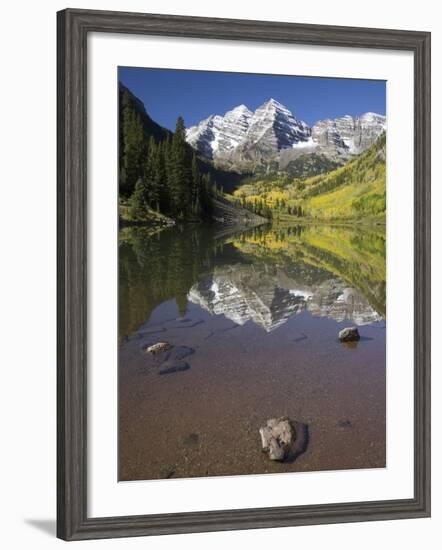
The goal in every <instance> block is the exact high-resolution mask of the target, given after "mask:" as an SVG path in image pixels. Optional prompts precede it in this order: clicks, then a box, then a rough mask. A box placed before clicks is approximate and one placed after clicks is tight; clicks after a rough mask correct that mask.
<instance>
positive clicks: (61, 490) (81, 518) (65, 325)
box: [57, 9, 430, 540]
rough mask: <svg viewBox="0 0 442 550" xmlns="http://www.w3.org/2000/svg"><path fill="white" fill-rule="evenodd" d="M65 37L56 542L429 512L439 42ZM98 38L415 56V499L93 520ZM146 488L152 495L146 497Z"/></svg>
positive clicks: (83, 23) (286, 31)
mask: <svg viewBox="0 0 442 550" xmlns="http://www.w3.org/2000/svg"><path fill="white" fill-rule="evenodd" d="M57 24H58V35H57V51H58V61H57V69H58V90H57V98H58V118H57V122H58V135H57V146H58V157H57V159H58V167H57V179H58V192H57V197H58V215H57V220H58V235H57V237H58V248H57V258H58V278H57V282H58V295H57V304H58V339H57V347H58V352H57V362H58V375H57V380H58V381H57V409H58V411H57V415H58V420H57V447H58V459H57V491H58V500H57V535H58V537H60V538H62V539H64V540H81V539H94V538H95V539H97V538H106V537H129V536H141V535H161V534H171V533H193V532H203V531H222V530H232V529H251V528H265V527H285V526H292V525H313V524H321V523H341V522H353V521H368V520H387V519H403V518H417V517H428V516H429V515H430V33H428V32H414V31H401V30H385V29H369V28H353V27H336V26H323V25H304V24H301V25H300V24H293V23H275V22H264V21H245V20H230V19H209V18H202V17H181V16H168V15H151V14H141V13H122V12H107V11H90V10H77V9H67V10H64V11H61V12H59V13H58V14H57ZM90 32H100V33H101V32H106V33H124V34H150V35H160V36H174V37H189V38H190V37H192V38H206V39H220V40H223V39H228V40H248V41H258V42H274V43H290V44H314V45H321V46H344V47H352V48H378V49H386V50H408V51H410V52H413V55H414V216H415V217H414V219H415V228H414V235H415V237H414V254H415V271H414V349H415V355H414V382H415V395H414V407H415V409H414V497H413V498H410V499H403V500H388V501H377V502H373V501H370V502H352V503H345V502H343V503H338V504H321V505H308V506H307V505H306V506H286V507H272V508H256V509H241V510H222V511H210V510H209V511H205V512H191V513H174V514H155V515H136V516H124V517H98V518H96V517H94V518H92V517H88V515H87V460H86V458H87V387H86V380H87V214H86V212H87V209H86V200H87V124H86V121H87V36H88V33H90ZM146 490H147V489H146Z"/></svg>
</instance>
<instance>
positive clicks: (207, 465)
mask: <svg viewBox="0 0 442 550" xmlns="http://www.w3.org/2000/svg"><path fill="white" fill-rule="evenodd" d="M119 269H120V273H119V337H120V343H119V390H120V393H119V396H120V397H119V421H120V434H119V435H120V445H119V455H120V471H119V478H120V479H121V480H133V479H158V478H171V477H194V476H211V475H234V474H251V473H271V472H292V471H311V470H330V469H347V468H374V467H384V466H385V232H384V228H380V229H378V230H374V229H370V230H367V229H363V230H358V229H355V228H349V227H332V226H324V225H321V226H293V227H279V226H261V227H258V228H255V229H250V230H248V231H243V232H241V233H231V232H230V233H229V232H226V231H224V233H222V232H219V231H217V230H216V228H215V227H213V226H198V227H184V228H172V229H165V230H163V231H161V232H159V233H155V234H151V233H149V232H148V231H147V230H146V229H124V230H122V231H121V233H120V244H119ZM350 325H358V327H359V332H360V334H361V340H360V341H359V342H358V343H357V344H353V345H344V344H341V343H340V342H339V341H338V339H337V334H338V332H339V330H340V329H341V328H343V327H345V326H350ZM159 341H162V342H164V341H165V342H169V343H170V344H172V345H174V346H175V348H176V349H177V350H178V352H177V355H176V356H175V358H173V357H172V361H169V362H168V363H167V364H164V358H163V359H162V358H161V356H160V357H152V356H150V355H149V354H146V352H145V347H146V346H148V345H151V344H153V343H156V342H159ZM179 350H181V351H184V353H181V354H182V355H184V356H183V357H180V356H179ZM174 367H176V368H175V369H174ZM281 415H288V416H289V417H290V418H291V419H293V421H294V422H296V423H297V424H296V425H297V433H298V434H299V438H298V439H299V441H298V443H299V455H298V456H297V458H296V460H294V461H291V462H289V463H282V464H281V463H275V462H270V461H269V460H268V459H267V457H266V456H265V455H264V454H263V453H262V452H261V449H260V441H259V434H258V430H259V427H260V426H262V425H263V424H264V423H265V421H266V419H267V418H270V417H274V416H281Z"/></svg>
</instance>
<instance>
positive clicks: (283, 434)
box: [259, 416, 296, 461]
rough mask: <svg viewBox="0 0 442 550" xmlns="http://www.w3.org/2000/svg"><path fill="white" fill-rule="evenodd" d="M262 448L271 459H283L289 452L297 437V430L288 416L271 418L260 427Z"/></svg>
mask: <svg viewBox="0 0 442 550" xmlns="http://www.w3.org/2000/svg"><path fill="white" fill-rule="evenodd" d="M259 434H260V436H261V443H262V450H263V451H265V452H267V453H268V455H269V458H270V460H278V461H283V460H284V459H285V458H286V457H287V456H288V455H289V454H290V451H291V449H292V447H293V444H294V442H295V439H296V432H295V429H294V428H293V425H292V423H291V422H290V419H289V418H288V417H287V416H282V417H280V418H270V419H269V420H267V423H266V425H265V426H263V427H262V428H260V429H259Z"/></svg>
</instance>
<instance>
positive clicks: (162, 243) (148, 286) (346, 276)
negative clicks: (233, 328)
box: [119, 225, 385, 338]
mask: <svg viewBox="0 0 442 550" xmlns="http://www.w3.org/2000/svg"><path fill="white" fill-rule="evenodd" d="M119 269H120V273H119V335H120V338H122V337H124V336H128V335H130V334H132V333H133V332H135V331H136V330H137V329H138V328H139V327H140V326H141V325H142V324H143V323H145V322H146V321H147V320H148V318H149V316H150V314H151V313H152V311H153V310H154V309H155V308H157V307H158V306H159V305H160V304H162V303H163V302H166V301H169V300H171V299H174V300H175V302H176V304H177V307H178V309H179V311H180V314H182V315H184V314H185V312H186V309H187V306H188V303H189V302H191V303H193V304H196V305H198V306H200V307H202V308H203V309H204V310H206V311H208V312H209V313H211V314H214V315H220V314H222V315H224V316H225V317H226V318H228V319H230V320H232V321H234V322H235V323H237V324H239V325H243V324H244V323H246V322H247V321H252V322H253V323H255V325H257V326H259V327H261V328H262V329H264V330H265V331H267V332H270V331H273V330H276V329H277V328H278V327H280V326H281V325H283V324H284V323H285V322H286V321H287V320H288V319H289V317H291V316H292V315H295V314H297V313H300V312H301V311H307V312H309V313H310V314H311V315H313V316H321V317H329V318H333V319H335V320H336V321H344V320H349V321H351V322H353V323H355V324H357V325H364V324H369V323H372V322H375V321H380V320H382V319H384V318H385V231H384V228H380V229H379V230H376V229H371V228H370V229H366V228H364V229H357V228H354V227H338V226H325V225H318V226H314V225H305V226H293V227H281V226H275V225H273V226H270V225H268V226H260V227H258V228H254V229H250V230H248V231H244V232H242V233H240V234H233V235H227V236H226V235H225V234H224V236H217V231H216V228H215V227H214V226H196V227H184V228H179V227H176V228H171V229H165V230H163V231H161V232H159V233H155V234H152V233H150V232H149V231H148V230H146V229H142V228H126V229H124V230H122V231H121V232H120V244H119Z"/></svg>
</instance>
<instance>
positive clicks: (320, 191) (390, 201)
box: [57, 9, 430, 540]
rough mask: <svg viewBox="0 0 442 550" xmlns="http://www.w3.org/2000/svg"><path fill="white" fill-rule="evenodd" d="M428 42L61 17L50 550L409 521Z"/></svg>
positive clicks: (420, 317)
mask: <svg viewBox="0 0 442 550" xmlns="http://www.w3.org/2000/svg"><path fill="white" fill-rule="evenodd" d="M429 308H430V35H429V33H426V32H418V31H400V30H384V29H366V28H349V27H328V26H319V25H298V24H293V23H275V22H272V23H270V22H263V21H243V20H224V19H208V18H198V17H178V16H166V15H150V14H136V13H118V12H103V11H90V10H71V9H69V10H64V11H62V12H59V14H58V478H57V480H58V522H57V523H58V536H59V537H60V538H63V539H65V540H80V539H91V538H106V537H125V536H140V535H156V534H168V533H187V532H201V531H216V530H231V529H246V528H259V527H278V526H291V525H293V526H294V525H307V524H319V523H336V522H350V521H365V520H382V519H395V518H413V517H425V516H428V515H429V514H430V416H429V412H430V361H429V356H430V355H429V354H430V309H429Z"/></svg>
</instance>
